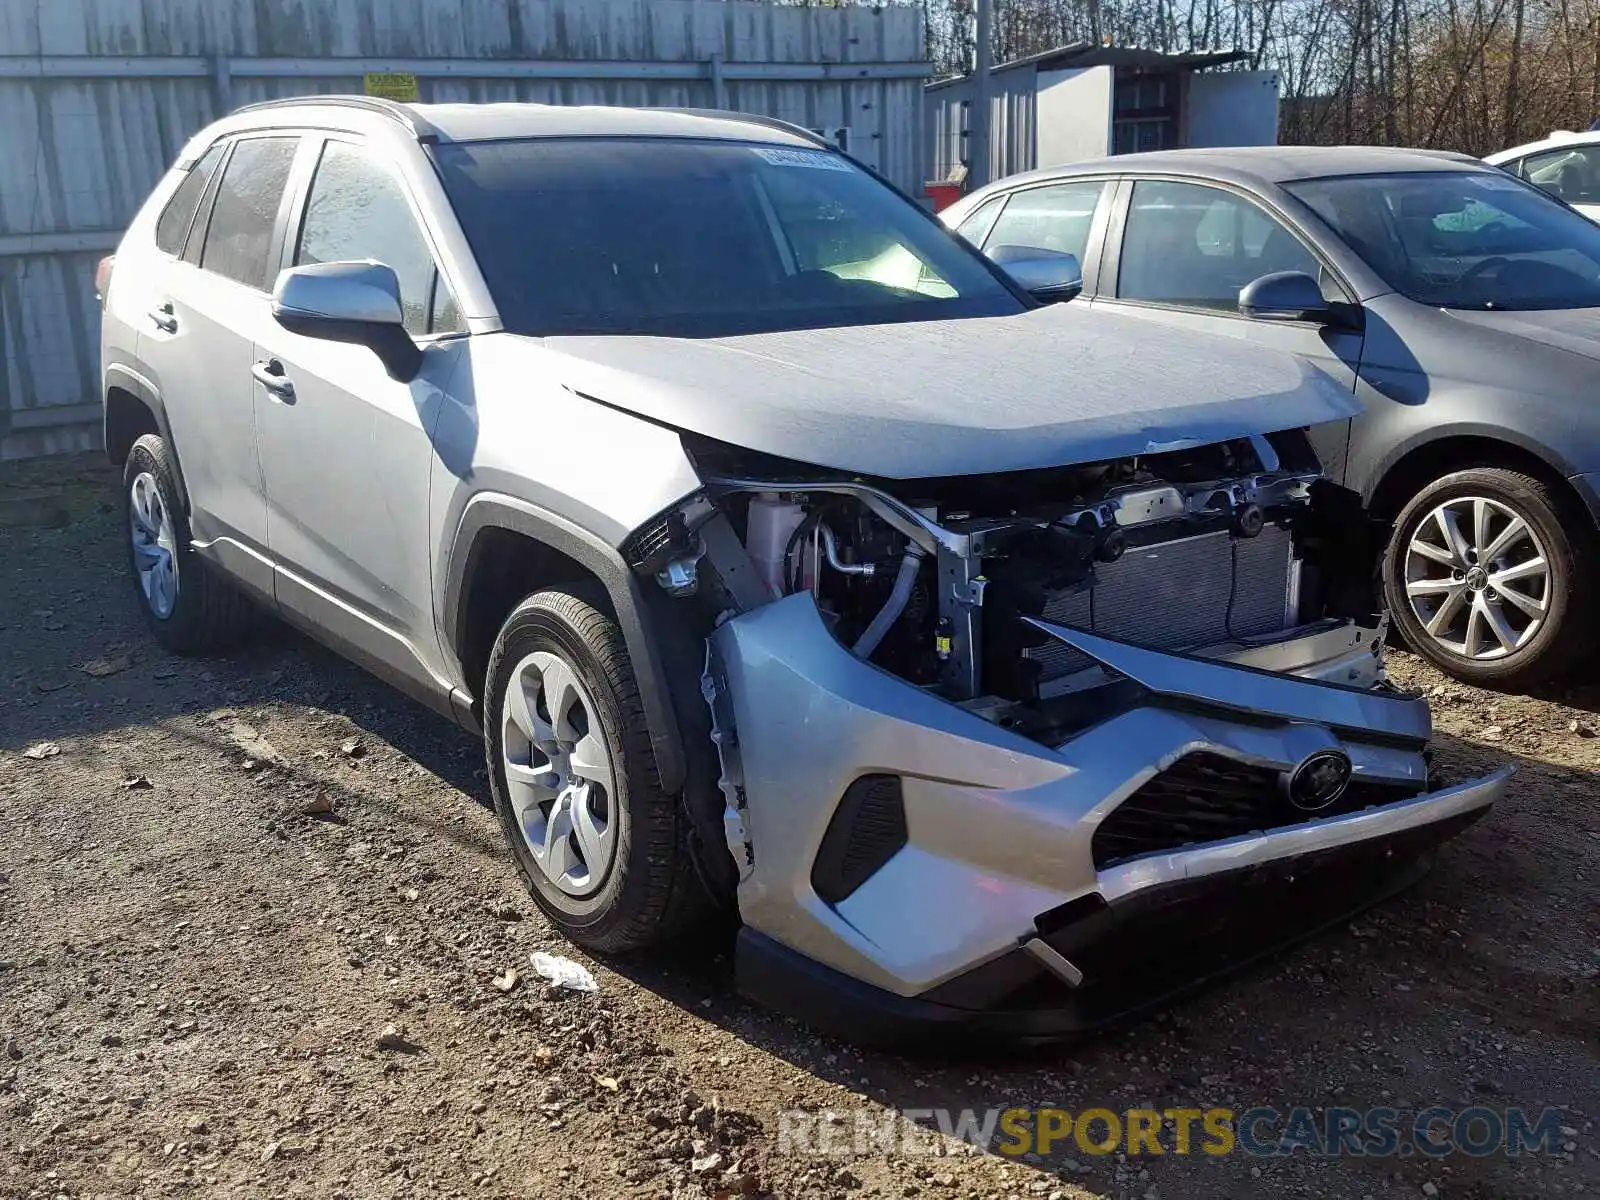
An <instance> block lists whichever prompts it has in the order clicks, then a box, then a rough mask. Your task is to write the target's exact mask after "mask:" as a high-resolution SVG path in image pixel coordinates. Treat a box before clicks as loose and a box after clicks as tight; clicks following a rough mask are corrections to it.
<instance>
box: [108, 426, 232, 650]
mask: <svg viewBox="0 0 1600 1200" xmlns="http://www.w3.org/2000/svg"><path fill="white" fill-rule="evenodd" d="M185 509H186V505H185V504H184V499H183V493H182V490H181V489H180V488H179V487H178V479H177V475H176V473H175V472H174V471H173V469H172V459H171V456H170V455H169V454H168V452H167V444H166V442H164V441H163V440H162V439H161V438H160V437H158V436H157V435H155V434H153V433H147V434H145V435H144V436H143V437H141V438H140V439H139V440H138V441H136V442H134V444H133V448H132V449H131V450H130V451H129V452H128V461H127V463H126V464H125V465H124V467H123V471H122V519H123V528H124V529H125V530H127V531H128V561H129V568H130V571H129V574H130V577H131V578H132V581H133V591H134V595H135V596H136V597H137V599H138V602H139V611H140V612H141V613H142V614H143V615H144V619H145V624H147V625H148V626H149V627H150V632H151V633H153V634H154V635H155V638H156V641H158V642H160V643H161V645H162V646H163V647H165V648H166V649H167V650H170V651H172V652H173V653H174V654H183V655H199V654H210V653H214V652H216V651H219V650H225V649H228V648H229V647H230V646H233V645H235V644H236V643H237V642H238V641H239V640H240V638H242V637H243V636H244V634H245V633H246V632H247V631H248V630H249V628H250V625H251V622H252V620H253V617H254V611H255V610H254V608H253V607H252V605H251V604H250V601H249V600H247V599H246V598H245V597H244V596H243V595H242V594H241V593H240V592H239V591H238V590H237V589H236V588H235V587H233V585H232V584H230V583H229V582H228V581H227V580H226V579H224V578H223V577H222V576H221V575H219V574H218V573H217V571H216V569H215V568H214V567H212V566H211V564H210V563H208V562H206V561H205V560H204V559H202V558H201V557H200V556H199V555H198V554H196V553H195V552H194V551H193V550H192V549H191V548H190V546H189V519H188V516H187V514H186V511H185ZM157 527H159V528H157ZM152 534H155V535H156V536H151V535H152ZM152 543H156V544H152ZM163 555H164V556H165V562H166V563H168V564H170V575H169V576H168V579H169V581H170V590H168V589H167V588H156V587H153V586H152V580H153V573H152V571H151V570H150V569H151V568H152V567H155V566H156V560H158V559H160V558H161V557H162V556H163ZM158 571H159V568H158Z"/></svg>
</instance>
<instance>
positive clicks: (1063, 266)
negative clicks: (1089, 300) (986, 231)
mask: <svg viewBox="0 0 1600 1200" xmlns="http://www.w3.org/2000/svg"><path fill="white" fill-rule="evenodd" d="M987 253H988V255H989V260H990V261H991V262H993V263H994V264H995V265H996V266H998V267H1003V268H1004V269H1005V272H1006V274H1007V275H1009V276H1011V278H1012V279H1014V280H1016V282H1017V284H1018V285H1019V286H1020V287H1022V288H1023V289H1024V290H1025V291H1026V292H1027V293H1028V294H1029V295H1031V296H1032V297H1033V298H1034V299H1035V300H1039V301H1042V302H1043V303H1045V304H1060V303H1064V302H1065V301H1068V300H1071V299H1072V298H1073V297H1074V296H1076V295H1077V294H1078V293H1079V292H1081V291H1083V268H1082V267H1080V266H1079V265H1078V256H1077V255H1076V254H1067V253H1065V252H1064V251H1061V250H1043V249H1040V248H1039V247H1038V246H995V247H993V248H992V249H990V250H989V251H987Z"/></svg>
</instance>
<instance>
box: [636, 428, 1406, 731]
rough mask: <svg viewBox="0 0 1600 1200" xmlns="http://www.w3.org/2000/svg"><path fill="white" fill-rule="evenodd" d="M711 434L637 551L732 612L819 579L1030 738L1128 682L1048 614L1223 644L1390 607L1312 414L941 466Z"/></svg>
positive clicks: (908, 669)
mask: <svg viewBox="0 0 1600 1200" xmlns="http://www.w3.org/2000/svg"><path fill="white" fill-rule="evenodd" d="M690 448H691V453H692V454H693V456H694V458H695V461H696V466H697V468H698V469H699V470H700V472H701V476H702V479H703V480H704V481H705V485H706V486H705V489H704V491H703V492H701V493H698V494H696V495H695V496H694V497H692V498H691V499H690V500H689V501H687V502H685V503H684V504H682V505H680V506H679V507H678V508H677V509H676V510H675V511H673V512H671V513H668V514H667V515H666V516H665V517H664V518H663V520H662V521H661V522H658V523H657V524H656V525H655V526H652V527H650V528H648V529H646V530H642V531H640V534H637V535H635V538H634V539H632V545H631V547H630V548H629V549H630V551H631V552H630V558H631V559H632V561H633V562H634V565H635V567H636V569H639V570H640V571H641V572H649V573H651V574H654V576H655V577H656V579H657V580H658V582H659V583H660V585H661V586H662V587H663V588H664V589H665V590H666V591H667V592H668V593H670V594H672V595H675V596H680V597H687V596H694V597H697V598H698V599H700V600H701V601H702V602H708V603H709V604H710V605H711V607H712V609H713V610H714V611H713V612H712V613H711V614H710V615H711V616H712V618H713V620H715V621H719V622H720V621H722V620H726V619H729V618H730V617H732V616H736V615H737V614H738V613H740V612H743V611H747V610H749V609H752V608H755V607H759V606H760V605H762V604H765V603H769V602H771V601H774V600H777V599H781V598H783V597H785V596H791V595H795V594H797V593H802V592H803V593H809V594H810V596H811V597H812V599H813V601H814V603H815V604H816V607H817V610H818V612H819V613H820V614H821V616H822V618H823V620H824V622H825V623H826V624H827V626H828V628H829V630H830V631H831V632H832V634H833V636H834V637H835V638H836V639H837V640H838V641H839V642H840V643H841V644H842V645H843V646H845V647H847V648H848V649H849V650H850V651H851V653H852V654H854V655H855V656H856V657H858V658H860V659H862V660H864V661H868V662H871V663H873V664H874V665H876V666H878V667H880V668H882V669H884V670H887V671H889V672H892V673H893V674H895V675H897V676H899V677H900V678H902V679H904V680H906V681H907V682H908V683H911V684H914V685H916V686H917V687H919V688H923V689H925V690H927V691H930V692H932V693H934V694H937V695H939V696H941V697H943V698H944V699H946V700H949V701H951V702H954V703H957V704H961V705H963V706H964V707H967V708H969V709H970V710H971V711H974V712H976V713H978V714H979V715H982V716H984V717H985V718H987V719H989V720H992V721H995V722H997V723H999V724H1003V725H1006V726H1007V727H1012V728H1016V729H1018V730H1020V731H1021V732H1024V733H1025V734H1028V735H1029V736H1033V737H1038V738H1041V739H1043V738H1052V737H1060V736H1062V735H1064V734H1068V733H1070V732H1071V730H1072V729H1073V728H1075V727H1078V726H1081V725H1082V724H1084V723H1085V722H1086V720H1087V719H1088V718H1089V717H1090V716H1091V715H1092V711H1093V709H1094V707H1095V706H1096V705H1098V704H1101V703H1103V701H1104V697H1103V696H1102V695H1101V694H1100V693H1099V689H1101V688H1104V687H1108V686H1116V685H1117V684H1118V682H1119V681H1118V680H1117V679H1115V678H1113V677H1111V675H1109V674H1108V673H1107V672H1106V671H1104V670H1103V669H1101V668H1100V667H1099V665H1098V664H1096V663H1095V662H1094V661H1093V660H1091V659H1088V658H1087V657H1086V656H1083V655H1080V654H1077V653H1076V652H1075V651H1073V650H1072V649H1071V648H1070V647H1068V646H1065V645H1063V644H1061V643H1060V641H1059V640H1057V639H1053V638H1051V637H1050V636H1049V635H1048V634H1046V633H1045V632H1043V630H1042V629H1041V628H1040V625H1039V624H1038V623H1039V622H1045V623H1053V624H1056V625H1062V626H1070V627H1073V628H1077V629H1082V630H1084V631H1086V632H1092V633H1096V634H1098V635H1101V636H1104V637H1109V638H1114V639H1117V640H1120V641H1127V642H1132V643H1134V644H1137V645H1141V646H1145V647H1149V648H1154V649H1160V650H1165V651H1169V652H1176V653H1201V654H1206V653H1215V652H1216V651H1217V650H1218V648H1227V647H1235V648H1238V649H1240V650H1246V649H1248V648H1249V647H1251V646H1253V645H1259V644H1261V643H1263V642H1271V641H1274V640H1281V639H1283V638H1284V637H1286V636H1288V635H1289V634H1290V633H1291V631H1293V632H1309V631H1313V630H1314V629H1315V628H1316V626H1317V625H1318V623H1334V622H1339V621H1350V620H1355V621H1357V622H1359V623H1361V624H1363V625H1370V626H1372V627H1373V628H1377V627H1378V625H1379V617H1378V615H1377V613H1378V608H1379V605H1378V603H1377V597H1376V595H1375V592H1374V589H1373V587H1372V581H1371V579H1370V570H1366V569H1364V568H1363V566H1362V564H1364V563H1370V562H1371V561H1372V559H1371V557H1370V553H1371V547H1370V546H1369V545H1368V544H1367V539H1366V536H1365V530H1366V527H1367V525H1366V518H1365V515H1364V513H1363V512H1362V511H1361V508H1360V504H1359V500H1358V498H1356V497H1354V496H1352V495H1351V494H1349V493H1346V492H1344V491H1343V490H1342V489H1339V488H1337V487H1334V486H1333V485H1331V484H1329V483H1328V482H1327V481H1326V480H1324V479H1322V478H1321V475H1320V468H1319V465H1318V463H1317V460H1316V457H1315V454H1314V453H1313V451H1312V450H1311V447H1310V444H1309V442H1308V441H1307V439H1306V437H1305V435H1304V433H1303V431H1300V430H1289V431H1285V432H1282V433H1274V434H1270V435H1258V436H1254V437H1249V438H1241V439H1237V440H1233V441H1227V442H1221V443H1215V444H1208V445H1199V446H1174V447H1170V448H1168V447H1154V448H1152V452H1151V453H1149V454H1146V455H1140V456H1138V457H1134V458H1124V459H1116V460H1112V461H1107V462H1098V463H1091V464H1087V465H1079V466H1070V467H1061V468H1053V469H1047V470H1036V471H1026V472H1015V473H1009V474H1003V475H995V476H961V477H954V478H945V479H926V480H871V481H869V480H864V479H861V478H858V477H851V476H846V475H843V474H840V473H836V472H829V471H824V470H820V469H817V468H811V467H807V466H805V465H803V464H795V463H788V462H784V461H782V460H774V459H771V458H769V457H767V456H761V455H754V454H752V453H750V452H748V451H740V450H736V449H735V448H732V447H728V446H726V445H724V444H721V443H706V442H704V441H699V440H697V441H696V442H695V443H693V444H692V445H691V446H690ZM1374 657H1376V656H1374ZM1378 671H1379V672H1380V673H1381V666H1380V667H1379V668H1378Z"/></svg>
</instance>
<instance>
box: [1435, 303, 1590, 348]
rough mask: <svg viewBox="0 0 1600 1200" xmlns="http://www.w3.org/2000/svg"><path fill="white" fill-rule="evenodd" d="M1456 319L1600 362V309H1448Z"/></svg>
mask: <svg viewBox="0 0 1600 1200" xmlns="http://www.w3.org/2000/svg"><path fill="white" fill-rule="evenodd" d="M1448 311H1449V313H1450V315H1451V316H1452V317H1454V318H1455V319H1456V320H1458V321H1461V322H1463V323H1464V324H1467V325H1473V326H1476V327H1477V328H1479V329H1492V330H1494V331H1495V332H1496V333H1504V334H1509V335H1510V336H1511V337H1515V338H1521V339H1523V340H1524V341H1529V342H1538V343H1539V344H1540V345H1542V346H1550V347H1552V348H1554V349H1556V350H1565V351H1567V352H1568V353H1569V354H1578V355H1582V356H1583V357H1584V358H1594V359H1600V308H1553V309H1540V310H1538V311H1534V312H1477V311H1473V310H1470V309H1460V308H1454V309H1450V310H1448Z"/></svg>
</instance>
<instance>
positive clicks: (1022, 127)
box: [924, 42, 1278, 183]
mask: <svg viewBox="0 0 1600 1200" xmlns="http://www.w3.org/2000/svg"><path fill="white" fill-rule="evenodd" d="M1248 57H1249V55H1248V54H1246V53H1244V52H1243V51H1237V50H1211V51H1200V52H1195V53H1186V54H1167V53H1164V52H1162V51H1159V50H1146V49H1141V48H1139V47H1132V46H1097V45H1094V44H1092V43H1089V42H1080V43H1076V44H1074V45H1070V46H1062V47H1060V48H1059V49H1055V50H1048V51H1046V52H1044V53H1043V54H1035V55H1031V56H1029V57H1027V58H1019V59H1016V60H1015V61H1013V62H1008V63H1003V64H1001V65H1000V66H998V67H995V68H994V70H993V71H992V72H990V77H989V87H988V92H989V163H988V164H987V171H985V170H984V169H983V167H982V165H981V164H976V165H975V164H972V163H971V162H970V161H969V155H968V152H967V143H968V138H969V131H970V130H971V128H972V120H973V116H972V111H973V106H974V102H975V100H976V97H977V93H978V86H977V80H976V79H975V78H974V77H973V76H971V75H963V76H958V77H956V78H953V79H942V80H939V81H937V82H935V83H930V84H929V85H928V86H927V88H926V90H925V92H924V97H925V104H926V107H927V113H926V117H925V120H926V128H927V130H928V134H929V137H930V141H931V145H930V150H929V166H930V168H931V170H932V172H933V173H932V175H930V176H929V178H930V179H943V178H946V177H947V176H948V175H949V173H950V171H951V169H952V168H954V167H955V166H957V165H960V164H965V165H967V166H968V167H969V168H971V169H972V176H973V182H974V183H981V182H987V181H989V180H993V179H1000V178H1002V177H1004V176H1006V175H1014V174H1016V173H1017V172H1018V171H1030V170H1032V169H1033V168H1035V167H1048V166H1060V165H1062V164H1065V163H1070V162H1077V161H1081V160H1083V159H1086V158H1098V157H1100V156H1101V155H1105V154H1131V153H1134V152H1135V151H1139V150H1165V149H1170V148H1172V147H1175V146H1239V145H1260V144H1263V143H1266V144H1270V143H1272V142H1274V141H1276V140H1277V124H1278V76H1277V73H1276V72H1274V71H1223V72H1215V71H1211V72H1209V73H1207V72H1208V71H1209V69H1210V68H1213V67H1221V66H1229V65H1232V64H1235V63H1239V62H1242V61H1244V60H1245V59H1247V58H1248Z"/></svg>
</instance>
